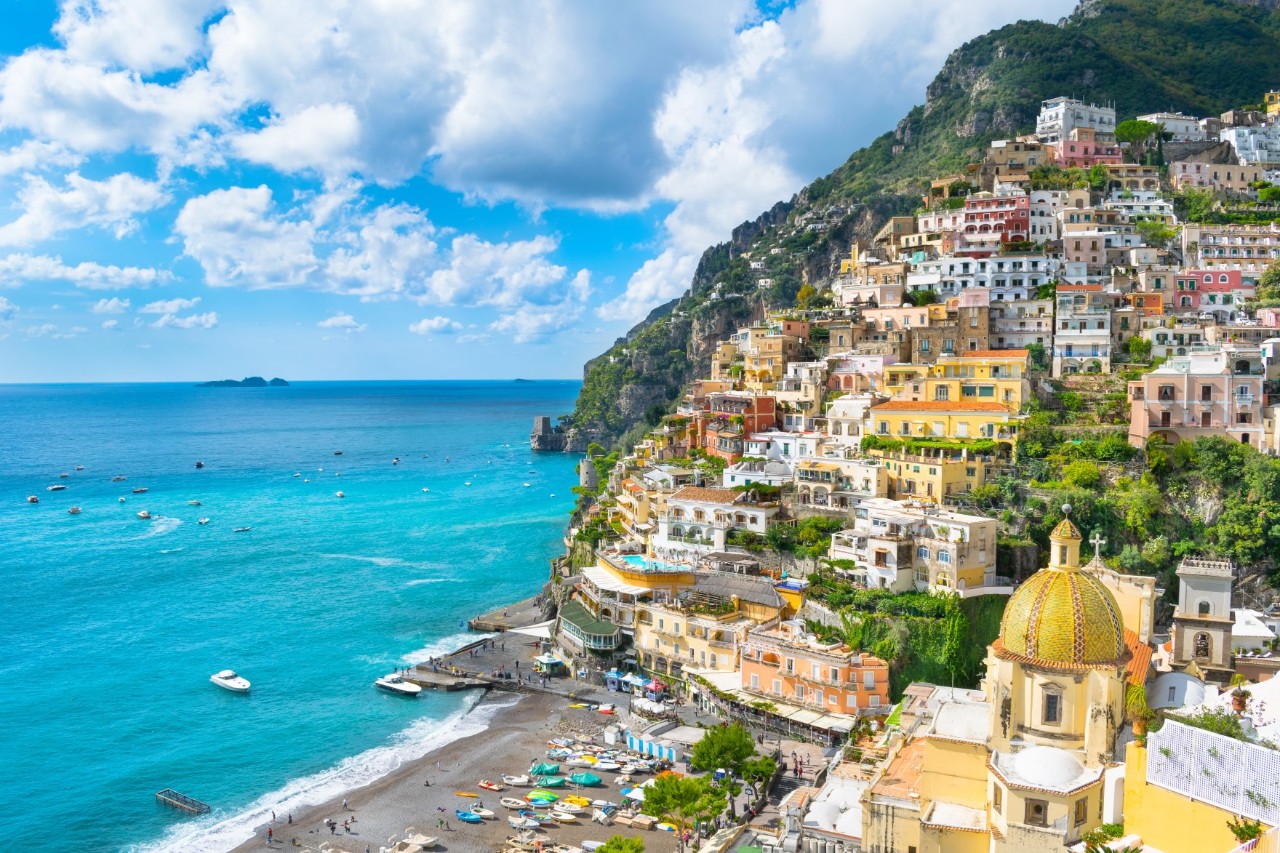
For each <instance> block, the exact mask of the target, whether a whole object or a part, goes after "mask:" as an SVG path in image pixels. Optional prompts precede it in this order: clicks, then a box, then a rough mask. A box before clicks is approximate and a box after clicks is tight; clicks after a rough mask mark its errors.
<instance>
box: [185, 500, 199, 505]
mask: <svg viewBox="0 0 1280 853" xmlns="http://www.w3.org/2000/svg"><path fill="white" fill-rule="evenodd" d="M187 506H200V501H187Z"/></svg>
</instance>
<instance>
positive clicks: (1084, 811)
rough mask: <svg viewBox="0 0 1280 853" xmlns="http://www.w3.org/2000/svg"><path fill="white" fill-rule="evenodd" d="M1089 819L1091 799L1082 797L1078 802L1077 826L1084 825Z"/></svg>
mask: <svg viewBox="0 0 1280 853" xmlns="http://www.w3.org/2000/svg"><path fill="white" fill-rule="evenodd" d="M1088 819H1089V798H1088V797H1081V798H1080V799H1078V800H1076V824H1075V825H1076V826H1079V825H1080V824H1082V823H1084V822H1085V821H1086V820H1088Z"/></svg>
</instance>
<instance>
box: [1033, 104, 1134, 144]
mask: <svg viewBox="0 0 1280 853" xmlns="http://www.w3.org/2000/svg"><path fill="white" fill-rule="evenodd" d="M1077 127H1088V128H1092V129H1093V130H1094V131H1095V132H1096V133H1097V134H1098V136H1100V137H1102V138H1103V139H1104V140H1105V139H1110V138H1112V137H1114V136H1115V132H1116V111H1115V109H1114V108H1113V107H1100V106H1097V105H1096V104H1086V103H1084V102H1083V101H1077V100H1076V99H1075V98H1062V97H1059V98H1050V99H1049V100H1047V101H1041V102H1040V115H1039V116H1037V117H1036V136H1038V137H1039V138H1040V141H1041V142H1053V143H1056V142H1060V141H1062V140H1063V139H1066V138H1067V137H1069V136H1070V135H1071V131H1072V130H1074V129H1075V128H1077Z"/></svg>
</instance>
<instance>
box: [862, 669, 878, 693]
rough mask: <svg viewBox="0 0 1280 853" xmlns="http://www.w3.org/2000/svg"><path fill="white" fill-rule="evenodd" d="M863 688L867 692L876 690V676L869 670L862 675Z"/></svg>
mask: <svg viewBox="0 0 1280 853" xmlns="http://www.w3.org/2000/svg"><path fill="white" fill-rule="evenodd" d="M862 687H863V689H865V690H875V689H876V674H875V673H874V672H872V671H871V670H869V669H868V670H865V671H864V672H863V673H862Z"/></svg>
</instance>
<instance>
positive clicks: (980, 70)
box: [568, 0, 1280, 445]
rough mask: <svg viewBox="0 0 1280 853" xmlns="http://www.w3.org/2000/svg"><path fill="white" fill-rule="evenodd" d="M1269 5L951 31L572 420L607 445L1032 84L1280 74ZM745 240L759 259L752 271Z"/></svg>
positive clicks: (693, 287)
mask: <svg viewBox="0 0 1280 853" xmlns="http://www.w3.org/2000/svg"><path fill="white" fill-rule="evenodd" d="M1277 6H1280V0H1083V2H1081V4H1080V6H1079V7H1078V8H1077V9H1076V11H1075V12H1074V13H1073V14H1072V15H1071V16H1070V17H1068V18H1066V19H1064V20H1062V21H1060V22H1059V23H1058V24H1057V25H1053V24H1047V23H1043V22H1039V21H1020V22H1018V23H1015V24H1011V25H1009V26H1006V27H1002V28H1000V29H998V30H994V31H992V32H990V33H987V34H986V35H984V36H981V37H979V38H976V39H974V40H972V41H970V42H968V43H966V44H964V45H962V46H961V47H959V48H958V49H956V50H955V51H954V52H953V53H952V54H951V55H950V56H949V57H948V58H947V60H946V62H945V63H944V64H943V67H942V69H941V70H940V71H939V73H938V75H937V77H936V78H935V79H934V80H933V82H932V83H930V84H929V86H928V88H927V90H926V92H925V102H924V103H923V104H921V105H920V106H917V107H915V108H914V109H912V110H911V111H910V112H909V113H908V114H907V115H906V116H905V117H903V118H902V119H901V120H900V121H899V122H897V124H896V125H895V126H894V128H893V130H891V131H888V132H887V133H884V134H883V135H881V136H880V137H878V138H877V139H875V140H874V141H873V142H872V143H871V144H870V145H868V146H866V147H865V148H862V149H860V150H858V151H857V152H855V153H854V154H853V155H851V156H850V157H849V159H848V160H847V161H845V163H843V164H841V165H840V166H839V167H838V168H836V169H835V170H834V171H833V172H831V174H829V175H827V176H825V177H822V178H819V179H817V180H815V181H814V182H813V183H812V184H810V185H809V186H807V187H805V188H804V189H803V190H801V191H800V192H799V193H797V194H796V195H795V196H794V197H793V198H792V199H790V200H789V201H785V202H779V203H778V204H776V205H775V206H774V207H773V208H771V209H770V210H768V211H766V212H764V213H762V214H761V215H760V216H759V217H758V218H757V219H755V220H754V221H751V222H745V223H743V224H742V225H740V226H738V227H737V228H735V229H734V231H733V234H732V235H731V238H730V239H729V241H727V242H725V243H721V244H718V245H716V246H712V247H711V248H709V249H707V250H706V252H704V253H703V256H702V258H701V261H700V262H699V264H698V268H697V271H696V272H695V274H694V276H693V280H692V281H691V282H690V286H689V290H688V291H687V292H686V293H685V294H684V295H683V296H682V297H680V298H679V299H676V300H673V301H671V302H669V303H667V304H666V305H663V306H660V307H659V308H656V309H654V311H653V312H652V313H651V314H650V315H649V316H648V317H647V318H646V319H645V320H644V321H643V322H642V323H640V324H639V325H637V326H636V327H635V328H633V329H631V330H630V331H629V332H628V333H627V334H626V335H625V336H623V337H622V338H619V339H618V341H617V342H616V343H614V345H613V346H612V347H611V348H610V349H609V350H608V351H607V352H605V353H603V354H602V355H600V356H598V357H597V358H594V359H592V360H591V361H590V362H588V363H587V365H586V367H585V369H584V371H583V386H582V391H581V393H580V394H579V397H578V401H577V405H576V407H575V409H574V412H573V414H572V415H571V416H570V418H569V421H568V423H569V425H570V426H571V428H573V429H575V430H577V431H578V433H579V434H581V435H583V436H587V437H589V439H590V440H593V441H598V442H600V443H601V444H605V445H610V444H613V443H618V442H620V441H621V440H623V439H628V440H629V439H630V438H634V437H636V436H637V435H638V433H639V432H640V431H642V430H643V429H644V427H645V425H649V424H656V423H657V421H658V419H659V418H660V417H661V416H662V414H663V413H665V412H667V411H669V410H670V408H671V407H672V406H673V405H674V402H675V401H676V400H677V399H678V397H679V395H680V393H681V389H682V388H683V387H684V386H685V385H686V384H687V383H688V382H689V381H690V380H691V379H693V378H696V377H698V376H700V375H704V374H705V372H706V370H707V367H708V357H709V354H710V353H711V352H712V350H713V349H714V348H715V346H716V344H717V343H718V342H719V341H721V340H723V339H724V338H725V337H727V336H728V335H729V334H731V333H732V332H733V331H734V330H735V328H736V327H737V326H738V325H739V324H741V323H744V322H747V321H749V320H751V319H753V318H757V317H760V316H762V314H763V312H764V311H765V310H766V309H767V308H777V307H787V306H790V305H792V304H794V300H795V294H796V291H797V290H798V289H799V287H800V285H801V283H802V282H804V281H808V282H810V283H812V284H813V285H815V286H821V285H823V284H825V283H829V282H830V281H831V280H832V278H834V276H835V274H836V272H838V269H839V259H840V257H842V256H844V255H846V254H847V253H848V250H849V245H850V243H852V242H853V241H855V240H861V241H864V242H866V241H868V240H869V239H870V238H871V237H872V236H873V235H874V234H875V232H876V231H877V230H879V228H880V226H881V225H883V223H884V222H885V221H886V220H887V219H888V217H890V216H893V215H897V214H902V213H909V212H911V211H912V210H914V209H915V207H916V206H917V204H918V199H919V196H920V193H921V190H922V189H923V187H924V181H926V180H927V179H929V178H932V177H936V176H939V175H945V174H948V173H951V172H955V171H957V170H960V169H963V168H964V167H965V165H966V164H969V163H972V162H975V161H977V160H979V159H980V158H981V156H982V153H983V151H984V149H985V148H986V147H987V145H988V143H989V142H990V141H991V140H992V139H998V138H1002V137H1007V136H1010V135H1013V134H1017V133H1024V132H1029V131H1031V130H1033V129H1034V126H1035V118H1036V114H1037V113H1038V112H1039V107H1040V102H1041V100H1043V99H1046V98H1051V97H1054V96H1057V95H1072V96H1075V97H1077V98H1081V99H1083V100H1093V101H1097V102H1104V101H1105V102H1110V103H1113V104H1114V105H1115V107H1116V110H1117V114H1118V115H1119V116H1123V117H1131V116H1133V115H1136V114H1138V113H1143V112H1154V111H1158V110H1168V109H1173V110H1183V111H1185V112H1189V113H1190V112H1194V113H1197V114H1200V115H1216V114H1218V113H1221V112H1224V111H1225V110H1228V109H1231V108H1233V107H1237V106H1240V105H1242V104H1253V103H1257V102H1258V101H1259V100H1260V99H1261V97H1262V93H1263V92H1264V91H1265V90H1266V89H1268V88H1271V87H1273V86H1276V85H1278V84H1280V11H1277ZM746 252H750V253H751V256H752V257H751V259H752V260H764V261H765V262H766V264H767V268H766V270H764V271H751V270H750V268H749V263H748V261H747V260H746V259H745V258H744V257H743V254H744V253H746ZM759 278H766V279H770V280H771V281H772V283H771V284H769V285H768V286H766V287H763V288H762V287H759V286H758V285H757V279H759ZM629 432H630V433H631V434H630V435H628V433H629Z"/></svg>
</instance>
